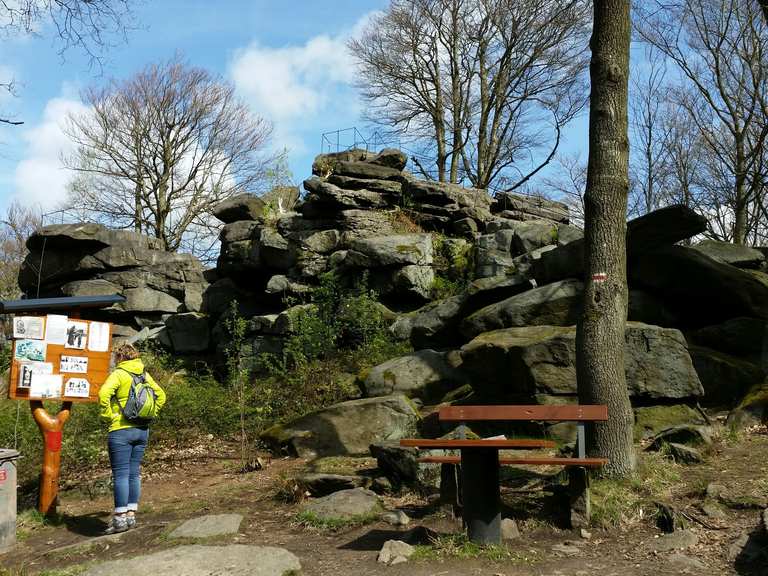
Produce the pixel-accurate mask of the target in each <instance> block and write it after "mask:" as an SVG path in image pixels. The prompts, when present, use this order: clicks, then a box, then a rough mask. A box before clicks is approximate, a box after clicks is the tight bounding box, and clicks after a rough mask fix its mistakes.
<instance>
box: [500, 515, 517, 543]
mask: <svg viewBox="0 0 768 576" xmlns="http://www.w3.org/2000/svg"><path fill="white" fill-rule="evenodd" d="M517 538H520V529H519V528H518V527H517V522H515V521H514V520H513V519H512V518H504V519H503V520H502V521H501V539H502V540H516V539H517Z"/></svg>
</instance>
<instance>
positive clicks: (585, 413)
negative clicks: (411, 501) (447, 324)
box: [400, 405, 608, 544]
mask: <svg viewBox="0 0 768 576" xmlns="http://www.w3.org/2000/svg"><path fill="white" fill-rule="evenodd" d="M439 418H440V421H441V422H462V423H463V422H467V421H488V420H493V421H557V422H562V421H576V422H577V425H578V434H577V447H576V457H575V458H562V457H552V458H545V457H535V458H517V457H515V458H500V457H499V451H500V450H520V449H528V450H530V449H537V448H538V449H540V448H553V447H555V443H554V442H552V441H551V440H539V439H509V440H507V439H494V438H490V439H466V438H459V439H416V438H406V439H402V440H400V445H401V446H408V447H416V448H422V449H429V450H438V449H443V450H459V451H460V454H461V456H460V457H456V456H437V457H435V456H428V457H425V458H420V459H419V461H420V462H434V463H441V464H458V463H460V465H461V479H462V504H463V518H464V523H465V525H466V527H467V532H468V537H469V539H470V540H471V541H472V542H476V543H479V544H499V543H500V542H501V490H500V484H499V466H500V464H504V465H508V464H509V465H515V464H518V465H530V466H578V467H583V468H597V467H600V466H603V465H604V464H605V463H606V462H607V461H606V460H605V459H604V458H587V457H586V456H585V433H584V423H585V422H588V421H604V420H607V419H608V409H607V407H606V406H598V405H567V406H451V407H446V408H442V409H441V410H440V412H439Z"/></svg>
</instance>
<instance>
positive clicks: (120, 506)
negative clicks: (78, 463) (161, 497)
mask: <svg viewBox="0 0 768 576" xmlns="http://www.w3.org/2000/svg"><path fill="white" fill-rule="evenodd" d="M115 362H116V363H117V367H116V369H115V371H114V372H112V373H111V374H110V375H109V377H108V378H107V380H106V382H104V384H103V385H102V386H101V388H100V389H99V406H100V408H101V417H102V418H104V419H105V420H106V421H107V422H109V437H108V440H107V446H108V449H109V461H110V463H111V465H112V482H113V484H114V495H115V513H114V516H113V517H112V521H111V522H110V525H109V527H108V528H107V530H106V532H107V533H109V534H111V533H115V532H124V531H125V530H128V529H129V528H133V527H134V526H135V525H136V510H137V509H138V506H139V496H140V494H141V476H140V474H139V469H140V467H141V461H142V459H143V458H144V450H145V449H146V447H147V440H148V438H149V426H148V425H147V424H137V423H135V422H130V421H128V420H127V419H126V418H125V416H124V415H123V409H124V407H125V403H126V401H127V400H128V394H129V392H130V389H131V385H132V384H133V375H136V376H141V375H143V376H144V379H145V381H146V382H147V384H149V385H150V386H151V387H152V390H154V392H155V398H156V400H155V401H156V404H157V408H158V410H159V409H160V408H162V407H163V404H165V392H164V391H163V389H162V388H160V386H158V385H157V383H156V382H155V381H154V380H153V379H152V376H150V375H149V374H147V373H146V372H145V370H144V363H143V362H142V361H141V359H140V358H139V352H138V351H137V350H136V348H134V347H133V346H131V345H130V344H121V345H119V346H118V347H117V348H115Z"/></svg>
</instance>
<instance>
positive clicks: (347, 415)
mask: <svg viewBox="0 0 768 576" xmlns="http://www.w3.org/2000/svg"><path fill="white" fill-rule="evenodd" d="M418 418H419V415H418V412H417V410H416V408H415V406H414V405H413V404H412V403H411V402H410V401H409V400H408V399H407V398H406V397H405V396H402V395H393V396H383V397H381V398H364V399H362V400H349V401H347V402H341V403H340V404H334V405H333V406H329V407H328V408H324V409H322V410H318V411H317V412H312V413H311V414H307V415H306V416H302V417H301V418H299V419H297V420H294V421H293V422H289V423H287V424H285V425H277V426H273V427H272V428H269V429H267V430H266V431H265V432H264V433H263V434H262V435H261V439H262V440H263V441H264V442H266V443H267V444H268V445H269V446H270V447H271V448H272V449H274V450H277V451H287V452H288V453H290V454H293V455H296V456H300V457H302V458H315V457H318V456H343V455H362V454H366V453H367V452H368V448H369V446H370V445H371V444H373V443H376V442H383V441H386V440H399V439H400V438H405V437H407V436H410V435H412V434H414V433H415V431H416V422H417V420H418Z"/></svg>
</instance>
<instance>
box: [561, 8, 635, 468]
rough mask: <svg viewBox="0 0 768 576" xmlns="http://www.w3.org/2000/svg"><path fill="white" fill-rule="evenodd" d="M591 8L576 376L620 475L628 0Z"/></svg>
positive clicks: (629, 450)
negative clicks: (598, 409) (599, 417)
mask: <svg viewBox="0 0 768 576" xmlns="http://www.w3.org/2000/svg"><path fill="white" fill-rule="evenodd" d="M594 11H595V18H594V28H593V32H592V39H591V41H590V46H591V49H592V60H591V63H590V79H591V96H590V110H589V164H588V168H587V189H586V193H585V199H584V200H585V212H586V214H585V226H584V229H585V246H586V251H585V260H586V271H587V277H586V279H585V290H584V310H583V314H582V318H581V320H580V322H579V325H578V329H577V341H576V343H577V378H578V387H579V399H580V401H581V402H582V403H586V404H606V405H607V406H608V418H609V419H608V421H607V422H605V423H596V424H595V425H593V426H590V427H589V429H588V446H589V449H588V451H589V453H590V455H592V456H598V455H599V456H602V457H605V458H608V460H609V462H608V465H607V466H605V468H604V469H603V472H604V473H605V474H606V475H609V476H616V477H622V476H628V475H630V474H631V473H632V471H633V470H634V465H635V459H634V449H633V444H632V425H633V421H634V418H633V415H632V407H631V405H630V402H629V394H628V392H627V386H626V377H625V374H624V331H625V326H626V320H627V260H626V211H627V195H628V191H629V139H628V123H627V95H628V77H629V43H630V17H629V14H630V0H595V3H594Z"/></svg>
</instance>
